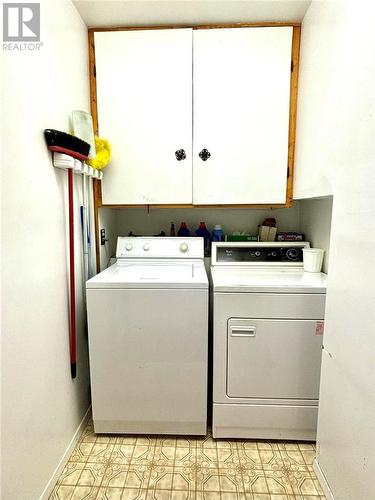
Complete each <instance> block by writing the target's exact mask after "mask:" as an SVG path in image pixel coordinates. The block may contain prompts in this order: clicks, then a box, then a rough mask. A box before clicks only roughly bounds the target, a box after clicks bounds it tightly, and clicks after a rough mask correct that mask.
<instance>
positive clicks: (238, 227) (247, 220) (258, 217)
mask: <svg viewBox="0 0 375 500" xmlns="http://www.w3.org/2000/svg"><path fill="white" fill-rule="evenodd" d="M116 212H117V222H116V230H117V233H118V234H119V235H122V236H126V235H127V234H128V233H129V231H133V233H136V234H139V235H145V236H146V235H147V236H148V235H156V234H159V233H160V231H165V233H166V235H167V236H169V231H170V226H171V222H174V224H175V228H176V233H177V230H178V228H179V227H180V222H181V221H185V222H187V224H188V227H189V229H190V234H191V235H192V236H193V235H194V232H195V230H196V229H197V227H198V226H199V222H200V221H205V222H206V226H207V228H208V229H209V230H210V231H211V230H212V229H213V226H214V225H215V224H221V225H222V227H223V230H224V232H227V233H228V232H233V231H244V232H247V233H250V234H257V233H258V228H257V226H258V224H261V223H262V221H263V219H265V218H266V217H274V218H275V219H276V222H277V225H278V229H279V230H280V231H287V230H298V229H299V206H298V202H297V203H295V204H294V205H293V207H292V208H280V209H274V210H270V209H265V210H258V209H240V208H236V209H230V208H180V209H171V208H164V209H163V208H152V207H150V211H149V212H147V210H146V209H145V208H125V209H121V210H120V209H119V210H116Z"/></svg>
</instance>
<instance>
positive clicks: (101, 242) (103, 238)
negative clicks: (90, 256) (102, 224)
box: [100, 229, 105, 245]
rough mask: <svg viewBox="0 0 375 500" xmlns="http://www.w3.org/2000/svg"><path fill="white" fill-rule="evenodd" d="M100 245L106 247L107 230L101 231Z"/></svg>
mask: <svg viewBox="0 0 375 500" xmlns="http://www.w3.org/2000/svg"><path fill="white" fill-rule="evenodd" d="M100 244H101V245H105V229H101V230H100Z"/></svg>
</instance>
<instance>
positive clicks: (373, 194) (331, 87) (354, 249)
mask: <svg viewBox="0 0 375 500" xmlns="http://www.w3.org/2000/svg"><path fill="white" fill-rule="evenodd" d="M374 19H375V3H374V2H372V1H362V2H357V1H355V0H352V1H349V0H341V1H313V2H312V5H311V6H310V8H309V10H308V12H307V14H306V16H305V19H304V22H303V26H302V44H301V55H302V58H301V60H302V64H301V78H300V88H299V95H300V99H299V109H298V127H297V161H296V179H295V180H296V196H297V197H300V198H301V197H310V196H317V195H322V194H333V195H334V202H333V213H332V228H331V245H330V264H329V277H328V294H327V309H326V329H325V337H324V350H323V363H322V376H321V390H320V407H319V421H318V464H319V466H320V468H321V471H322V473H323V474H324V476H325V478H326V480H327V482H328V484H329V487H330V488H331V491H332V493H333V495H334V498H335V499H336V500H354V499H355V500H370V499H373V498H375V490H374V477H375V418H374V415H375V390H374V387H375V363H374V356H375V329H374V325H375V307H374V304H375V286H374V283H375V253H374V246H375V245H374V244H375V241H374V240H375V236H374V235H375V140H374V138H375V92H374V81H375V57H374V53H375V30H374Z"/></svg>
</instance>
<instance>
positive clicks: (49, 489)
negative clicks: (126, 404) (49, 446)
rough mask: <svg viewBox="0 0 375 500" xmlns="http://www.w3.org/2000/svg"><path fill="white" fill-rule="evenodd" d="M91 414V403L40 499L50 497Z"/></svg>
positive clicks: (43, 499)
mask: <svg viewBox="0 0 375 500" xmlns="http://www.w3.org/2000/svg"><path fill="white" fill-rule="evenodd" d="M90 416H91V405H90V406H89V407H88V408H87V411H86V413H85V415H84V416H83V418H82V420H81V422H80V424H79V426H78V427H77V430H76V431H75V433H74V435H73V437H72V439H71V441H70V443H69V444H68V446H67V448H66V450H65V452H64V455H63V456H62V458H61V460H60V462H59V463H58V465H57V467H56V469H55V470H54V472H53V474H52V476H51V478H50V480H49V481H48V483H47V486H46V487H45V488H44V491H43V493H42V494H41V495H40V497H39V500H48V497H49V496H50V494H51V493H52V490H53V488H54V487H55V484H56V482H57V480H58V478H59V477H60V475H61V473H62V471H63V469H64V467H65V465H66V463H67V461H68V460H69V457H70V455H71V454H72V451H73V450H74V448H75V446H76V444H77V441H78V439H79V437H80V435H81V434H82V431H83V429H84V428H85V427H86V424H87V421H88V419H89V418H90Z"/></svg>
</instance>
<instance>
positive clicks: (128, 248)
mask: <svg viewBox="0 0 375 500" xmlns="http://www.w3.org/2000/svg"><path fill="white" fill-rule="evenodd" d="M132 249H133V245H132V244H131V243H127V244H126V246H125V250H126V251H127V252H130V250H132Z"/></svg>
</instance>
